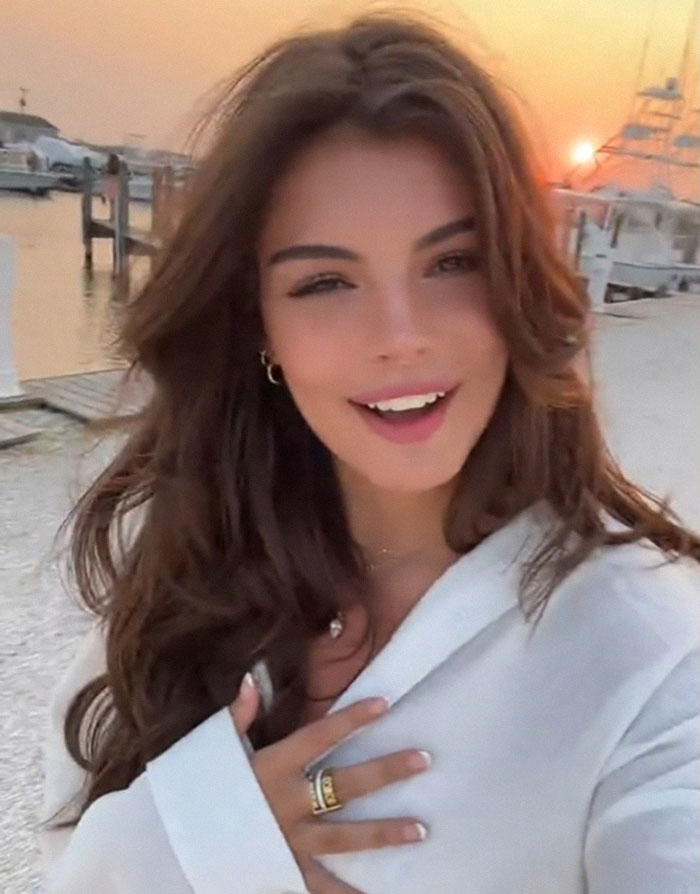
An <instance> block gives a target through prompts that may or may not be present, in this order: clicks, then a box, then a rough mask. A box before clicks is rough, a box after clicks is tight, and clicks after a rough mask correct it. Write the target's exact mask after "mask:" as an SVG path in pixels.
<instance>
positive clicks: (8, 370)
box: [0, 233, 22, 400]
mask: <svg viewBox="0 0 700 894" xmlns="http://www.w3.org/2000/svg"><path fill="white" fill-rule="evenodd" d="M15 269H16V268H15V248H14V245H13V244H12V240H11V239H10V237H9V236H5V235H4V234H3V233H0V400H2V398H4V397H20V396H21V395H22V389H21V388H20V387H19V381H18V379H17V371H16V370H15V367H14V362H13V357H12V296H13V295H14V291H15V284H16V273H15Z"/></svg>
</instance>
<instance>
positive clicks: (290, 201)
mask: <svg viewBox="0 0 700 894" xmlns="http://www.w3.org/2000/svg"><path fill="white" fill-rule="evenodd" d="M259 268H260V283H261V309H262V314H263V320H264V324H265V331H266V335H267V349H268V352H269V354H270V356H271V358H272V360H273V361H274V362H275V363H279V364H280V365H281V367H282V372H283V376H284V381H285V383H286V386H287V387H288V388H289V390H290V392H291V395H292V397H293V399H294V401H295V403H296V405H297V407H298V409H299V411H300V412H301V414H302V415H303V416H304V418H305V419H306V421H307V423H308V425H309V426H310V428H311V429H312V430H313V431H314V432H315V433H316V435H317V436H318V438H319V439H320V440H321V441H322V442H323V443H324V444H325V445H326V447H327V448H328V450H329V451H330V452H331V453H332V454H333V456H334V457H335V461H336V464H337V466H338V471H339V473H340V474H341V477H346V478H347V476H350V477H353V476H355V475H359V476H361V477H362V478H363V479H366V480H367V481H369V482H371V483H372V484H373V485H374V486H376V487H379V488H382V489H386V490H391V491H401V492H404V493H406V492H417V491H424V490H428V489H431V488H435V487H439V486H441V485H445V484H446V483H447V482H449V481H451V480H452V479H453V478H454V477H455V476H456V475H457V473H458V472H459V470H460V469H461V467H462V465H463V464H464V462H465V460H466V459H467V457H468V456H469V453H470V452H471V450H472V448H473V447H474V445H475V444H476V442H477V440H478V439H479V437H480V435H481V434H482V432H483V431H484V428H485V427H486V425H487V423H488V421H489V419H490V417H491V415H492V413H493V410H494V407H495V405H496V402H497V400H498V397H499V394H500V392H501V388H502V386H503V382H504V378H505V373H506V368H507V363H508V356H507V349H506V345H505V342H504V340H503V338H502V337H501V335H500V333H499V332H498V330H497V328H496V325H495V323H494V320H493V318H492V315H491V312H490V302H489V292H488V286H487V282H486V279H485V277H484V275H483V273H482V272H481V269H480V265H479V245H478V243H477V236H476V232H475V229H474V218H473V208H472V204H471V201H470V194H469V189H468V187H467V184H466V183H465V182H464V180H463V178H462V177H461V176H460V174H459V173H458V171H457V170H455V169H454V168H453V167H452V166H451V165H450V164H449V163H448V162H447V161H446V160H445V159H444V158H443V156H442V155H441V153H440V152H439V150H437V149H436V148H435V147H433V146H432V145H431V144H429V143H427V142H424V141H422V140H419V139H417V138H402V139H396V140H391V141H389V140H387V141H381V140H378V139H375V138H372V137H369V136H364V135H361V134H356V133H352V132H348V131H336V132H333V133H330V134H328V135H326V136H324V137H323V138H321V139H319V140H318V141H316V142H315V143H313V144H312V145H311V146H310V147H309V148H308V149H307V150H306V151H305V152H304V153H303V154H302V155H301V156H300V157H299V158H298V159H297V160H296V161H295V163H294V164H293V166H292V167H291V168H290V169H289V170H288V171H287V172H286V173H285V175H284V176H283V177H282V178H281V180H280V181H279V183H278V184H277V186H276V189H275V191H274V195H273V197H272V202H271V205H270V208H269V213H268V214H267V216H266V220H265V223H264V227H263V230H262V232H261V237H260V241H259ZM269 387H271V388H272V387H275V386H273V385H270V386H269ZM370 404H372V405H374V406H373V407H370V406H369V405H370Z"/></svg>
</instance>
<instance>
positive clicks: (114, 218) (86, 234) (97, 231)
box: [81, 158, 188, 278]
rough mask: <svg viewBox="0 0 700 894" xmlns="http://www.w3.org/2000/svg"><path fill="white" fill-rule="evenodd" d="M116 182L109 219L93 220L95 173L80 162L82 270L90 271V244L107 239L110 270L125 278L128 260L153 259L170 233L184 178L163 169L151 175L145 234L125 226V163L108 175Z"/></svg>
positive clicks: (127, 272)
mask: <svg viewBox="0 0 700 894" xmlns="http://www.w3.org/2000/svg"><path fill="white" fill-rule="evenodd" d="M110 176H111V177H113V178H114V181H115V183H116V187H117V189H116V194H115V198H114V199H110V216H109V218H103V217H95V215H94V212H93V200H94V197H95V196H94V194H95V184H96V183H97V172H96V171H95V170H94V169H93V167H92V165H91V164H90V161H89V159H87V158H86V159H85V161H84V163H83V193H82V202H81V217H82V235H83V246H84V249H85V268H86V269H87V270H92V266H93V262H92V255H93V252H92V243H93V240H95V239H109V240H110V241H111V243H112V270H113V273H114V275H115V276H117V277H120V278H128V275H129V257H130V256H131V255H137V256H138V255H141V256H147V257H151V258H154V257H155V256H156V255H157V254H158V252H159V251H160V249H161V248H162V246H163V243H164V242H165V240H166V239H167V238H168V236H169V235H170V234H171V233H172V231H173V229H174V227H175V225H176V223H177V220H178V216H179V210H180V208H181V204H182V198H183V196H184V193H185V190H186V187H187V183H188V175H186V174H183V173H180V174H179V175H177V174H176V172H175V171H174V169H173V168H171V167H164V168H162V169H160V170H155V171H154V172H153V188H152V193H151V207H152V224H151V230H150V231H146V230H142V229H138V228H137V227H132V226H131V225H130V223H129V203H130V201H131V196H130V192H129V171H128V168H127V165H126V163H125V162H124V161H123V160H122V159H119V160H118V169H117V173H115V174H111V175H110Z"/></svg>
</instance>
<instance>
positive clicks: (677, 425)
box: [0, 295, 700, 894]
mask: <svg viewBox="0 0 700 894" xmlns="http://www.w3.org/2000/svg"><path fill="white" fill-rule="evenodd" d="M608 311H609V313H606V314H605V315H601V316H597V318H596V324H595V333H596V334H595V341H594V379H595V382H596V386H597V389H598V400H599V411H600V415H601V419H602V422H603V426H604V429H605V430H606V433H607V435H608V440H609V443H610V445H611V447H612V449H613V452H614V453H615V455H616V456H617V457H618V458H619V459H620V461H621V462H622V465H623V468H624V469H625V470H626V471H627V472H628V474H630V475H631V476H632V477H634V478H635V479H636V480H637V481H639V482H640V483H642V484H644V485H645V486H647V487H649V488H651V489H653V490H654V491H656V492H657V493H661V494H664V495H665V494H669V495H670V496H671V497H672V500H673V505H674V507H675V509H676V511H677V512H678V513H679V514H680V515H681V517H682V518H683V519H684V521H686V522H687V523H688V524H690V525H691V526H692V527H694V528H695V529H696V530H697V529H700V472H699V470H700V400H699V399H698V392H699V391H700V296H698V295H688V296H676V297H673V298H669V299H664V300H656V301H654V300H649V301H639V302H635V303H634V304H624V305H622V304H620V305H616V306H615V307H609V308H608ZM612 314H614V315H612ZM42 421H44V422H48V424H49V428H48V430H47V432H46V434H45V435H43V436H42V437H41V438H40V439H39V440H38V441H36V442H34V443H32V444H29V445H25V446H21V447H16V448H12V449H9V450H4V451H0V792H2V807H1V809H0V890H1V891H2V892H4V894H34V892H38V891H40V890H41V883H40V880H39V873H38V870H37V852H36V845H35V839H34V835H35V828H36V823H37V807H38V805H39V801H40V790H41V742H42V739H43V735H44V725H45V718H46V705H47V701H48V696H49V693H50V690H51V689H52V687H53V686H54V684H55V683H56V681H57V679H58V678H59V676H60V674H61V673H62V671H63V669H64V668H65V667H66V665H67V664H68V663H69V661H70V658H71V655H72V653H73V650H74V648H75V644H76V642H77V640H78V638H79V637H80V635H81V633H82V632H83V631H84V630H85V628H86V623H87V622H86V619H85V617H84V616H83V615H81V613H80V612H79V611H78V609H77V608H76V607H75V605H74V604H73V603H72V602H71V600H70V598H69V596H68V595H67V587H66V586H65V585H64V582H63V581H64V578H65V574H64V573H63V572H61V551H60V549H57V548H56V547H55V545H54V536H55V533H56V529H57V527H58V525H59V523H60V521H61V520H62V518H63V517H64V515H65V513H66V512H67V510H68V508H69V506H70V504H71V501H72V500H73V499H74V497H75V496H76V494H77V493H78V492H79V490H80V488H81V487H82V486H83V484H84V483H85V482H87V481H88V480H89V478H90V476H91V475H93V474H94V472H95V471H96V470H97V469H99V468H100V467H101V466H102V465H103V464H104V463H105V461H106V460H107V458H108V457H109V455H110V454H111V453H112V451H113V450H114V447H115V444H116V439H115V438H114V436H112V437H111V439H106V440H103V441H97V440H96V438H95V437H94V436H92V435H89V434H88V433H87V432H86V431H85V429H83V427H82V426H80V425H79V424H76V423H71V422H69V421H68V420H67V419H66V418H65V417H62V416H60V415H50V416H47V415H43V416H42Z"/></svg>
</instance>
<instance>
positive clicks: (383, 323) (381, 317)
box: [368, 290, 431, 362]
mask: <svg viewBox="0 0 700 894" xmlns="http://www.w3.org/2000/svg"><path fill="white" fill-rule="evenodd" d="M429 322H430V321H429V319H428V316H427V314H426V309H425V308H424V307H421V306H420V305H419V302H418V301H416V300H415V298H413V297H412V296H411V295H410V294H409V293H407V292H406V291H403V290H400V291H393V292H386V293H383V294H382V295H381V296H378V297H377V298H376V300H375V302H374V308H373V313H372V314H370V319H369V329H370V331H369V333H368V336H369V338H370V343H371V345H372V347H373V353H374V354H375V355H376V356H379V357H382V358H387V359H394V360H397V361H399V362H402V361H403V362H410V361H411V360H413V359H414V358H415V357H416V356H418V355H420V354H423V353H424V352H425V351H426V350H427V349H428V348H429V346H430V341H431V334H430V326H429Z"/></svg>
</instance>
